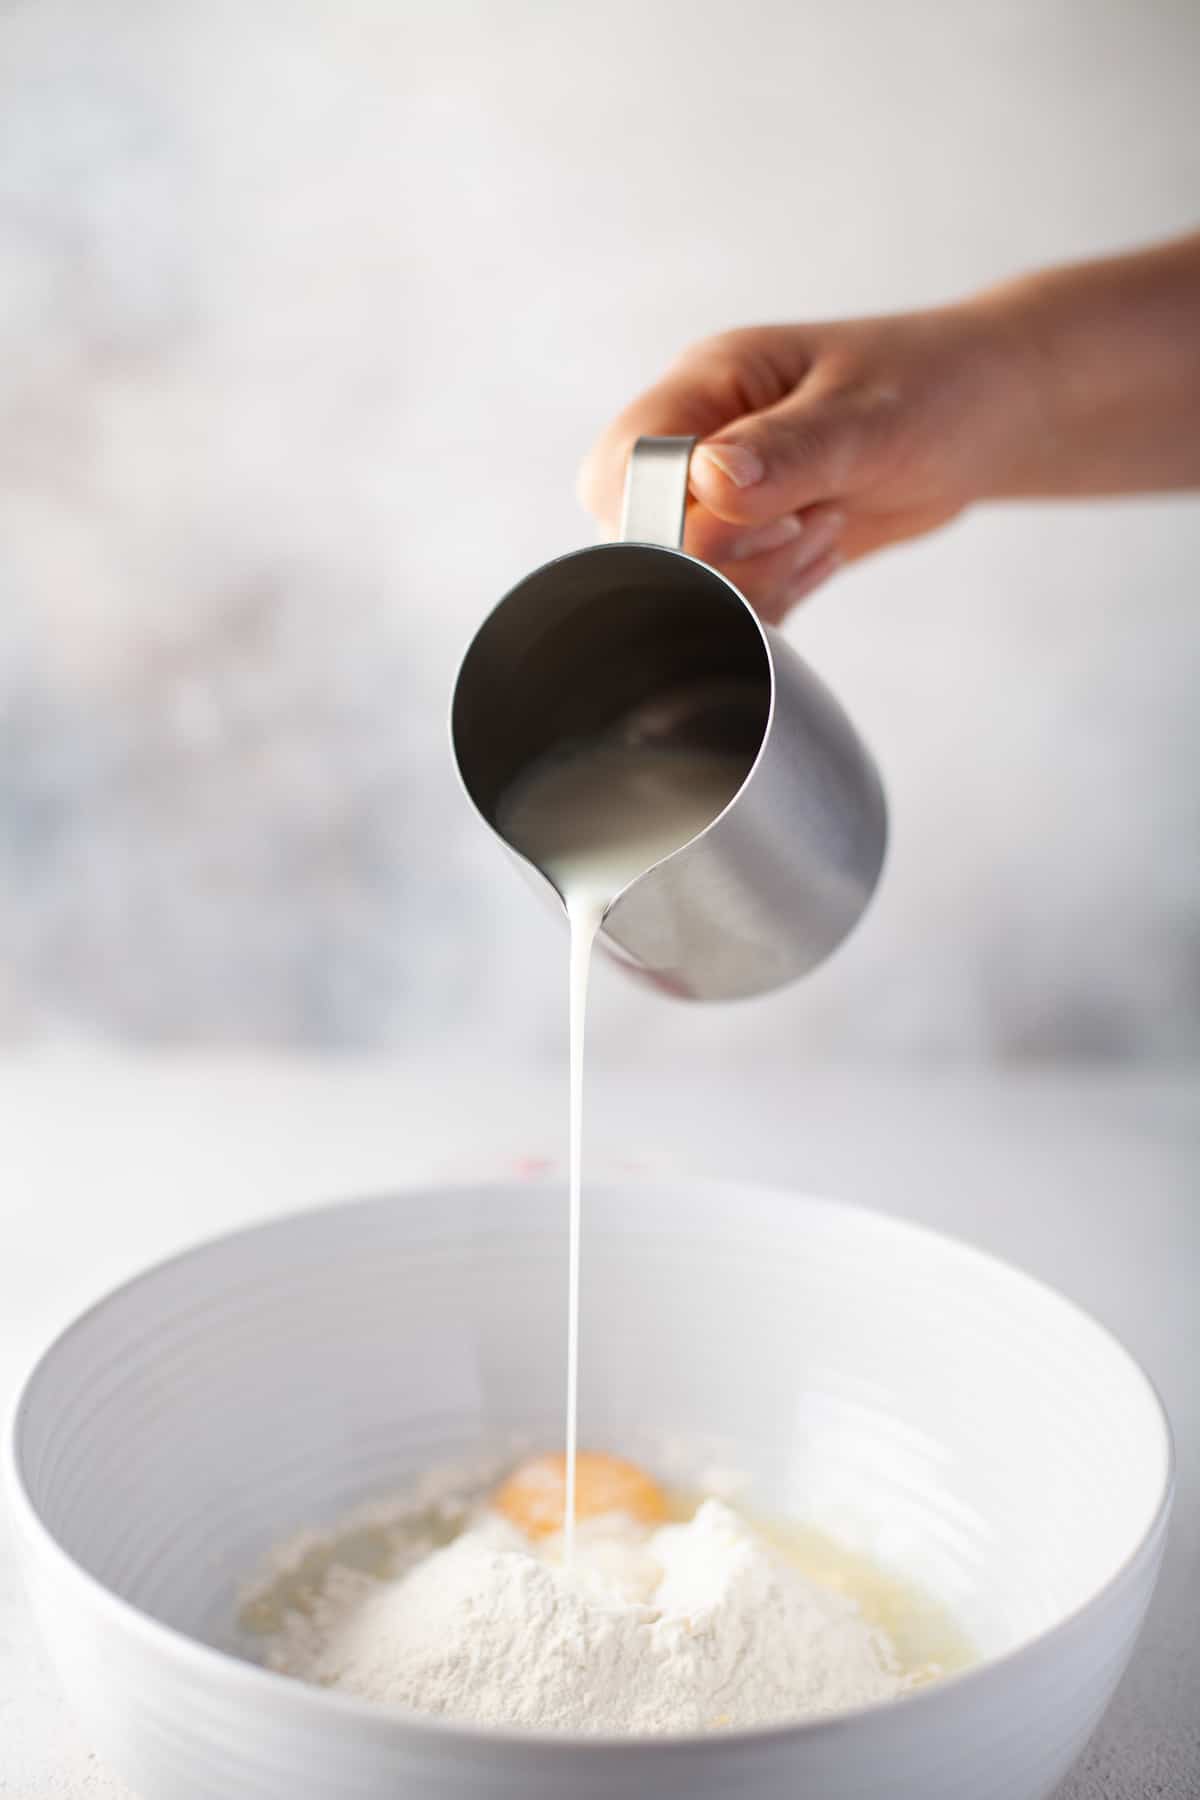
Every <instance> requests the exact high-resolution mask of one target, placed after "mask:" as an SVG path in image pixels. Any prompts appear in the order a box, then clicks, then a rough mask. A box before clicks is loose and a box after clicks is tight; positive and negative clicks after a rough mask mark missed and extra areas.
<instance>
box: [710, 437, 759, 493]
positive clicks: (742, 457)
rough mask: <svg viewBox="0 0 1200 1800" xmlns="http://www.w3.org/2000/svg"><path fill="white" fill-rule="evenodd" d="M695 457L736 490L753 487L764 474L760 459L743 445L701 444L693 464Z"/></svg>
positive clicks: (754, 451)
mask: <svg viewBox="0 0 1200 1800" xmlns="http://www.w3.org/2000/svg"><path fill="white" fill-rule="evenodd" d="M697 456H698V457H703V459H704V463H711V464H712V466H713V468H715V469H716V471H717V473H718V475H721V476H723V477H724V479H725V480H726V481H730V482H732V483H733V485H734V487H736V488H748V487H753V486H754V483H755V482H756V481H761V480H762V478H763V476H764V475H765V474H766V469H765V468H764V467H763V460H762V457H761V456H760V455H759V454H758V452H757V451H756V450H747V449H746V447H745V445H744V444H701V445H700V447H699V449H698V450H697V451H696V453H695V456H693V458H692V461H693V463H694V462H695V460H696V457H697ZM701 466H702V467H703V466H704V464H703V463H702V465H701Z"/></svg>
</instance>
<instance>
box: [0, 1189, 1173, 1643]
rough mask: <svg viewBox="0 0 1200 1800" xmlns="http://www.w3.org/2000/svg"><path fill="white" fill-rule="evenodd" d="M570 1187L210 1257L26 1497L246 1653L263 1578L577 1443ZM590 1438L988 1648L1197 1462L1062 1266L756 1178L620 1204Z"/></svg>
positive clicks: (84, 1356)
mask: <svg viewBox="0 0 1200 1800" xmlns="http://www.w3.org/2000/svg"><path fill="white" fill-rule="evenodd" d="M565 1213H566V1206H565V1198H564V1195H563V1192H562V1189H561V1186H560V1185H559V1184H557V1183H553V1184H546V1185H540V1184H529V1185H525V1186H522V1187H519V1188H507V1189H506V1188H494V1189H486V1188H479V1187H462V1188H457V1189H442V1190H435V1191H428V1192H417V1193H413V1194H407V1195H401V1196H397V1197H393V1198H386V1199H381V1200H372V1201H367V1202H361V1203H356V1204H352V1205H347V1206H342V1207H337V1208H330V1209H326V1210H323V1211H318V1212H313V1213H309V1214H304V1215H300V1216H296V1217H292V1218H288V1219H285V1220H281V1221H278V1222H276V1223H272V1224H269V1225H266V1226H263V1227H260V1228H257V1229H254V1230H251V1231H248V1232H245V1233H242V1234H239V1235H237V1236H234V1237H231V1238H226V1239H222V1240H220V1241H218V1242H216V1243H213V1244H210V1245H205V1246H202V1247H201V1248H199V1249H197V1250H194V1251H191V1252H189V1253H186V1254H185V1255H183V1256H181V1257H178V1258H176V1259H174V1260H173V1261H171V1262H168V1263H166V1264H163V1265H162V1266H160V1267H158V1268H156V1269H154V1270H151V1271H150V1272H149V1273H148V1274H147V1275H145V1276H142V1277H140V1278H139V1279H137V1280H135V1281H133V1282H132V1283H130V1284H129V1285H127V1286H126V1287H124V1288H122V1289H119V1290H118V1291H117V1292H116V1293H114V1294H113V1295H112V1296H110V1297H109V1298H108V1299H106V1300H104V1301H102V1302H101V1303H100V1304H99V1305H98V1306H96V1307H94V1308H93V1309H92V1310H91V1311H90V1312H89V1313H87V1314H85V1315H84V1317H83V1318H82V1319H81V1320H80V1321H79V1322H77V1323H76V1324H75V1325H74V1326H72V1327H71V1328H70V1329H69V1330H68V1331H67V1332H66V1333H65V1334H64V1335H63V1336H62V1337H61V1338H60V1339H59V1340H58V1341H57V1342H56V1343H55V1344H54V1345H53V1346H52V1347H51V1349H50V1350H49V1351H48V1352H47V1353H46V1355H45V1356H44V1357H43V1359H42V1360H41V1362H40V1363H39V1365H38V1366H37V1368H36V1369H35V1371H34V1373H33V1375H32V1376H31V1378H30V1380H29V1382H28V1384H27V1386H26V1390H25V1392H24V1395H23V1398H22V1400H21V1403H20V1406H19V1409H18V1414H17V1419H16V1427H15V1443H14V1448H15V1465H16V1472H17V1478H18V1482H19V1483H20V1485H21V1487H22V1488H23V1489H24V1493H25V1495H26V1497H27V1499H28V1501H29V1503H30V1505H31V1506H32V1509H33V1511H34V1513H35V1514H36V1515H37V1518H38V1520H39V1521H40V1523H41V1525H42V1526H43V1527H44V1528H45V1530H46V1531H48V1532H49V1533H50V1535H51V1536H52V1537H53V1538H54V1539H55V1540H56V1541H57V1543H58V1544H59V1546H61V1548H62V1549H63V1550H64V1551H65V1552H66V1553H67V1555H68V1556H69V1557H71V1558H72V1559H74V1561H75V1562H76V1563H78V1564H80V1565H81V1566H82V1567H83V1568H84V1569H85V1570H87V1571H88V1572H89V1573H90V1574H91V1575H92V1576H94V1577H95V1578H96V1579H97V1580H98V1581H99V1582H101V1583H102V1584H103V1585H104V1586H105V1587H107V1588H108V1589H110V1590H111V1591H112V1592H113V1593H115V1594H117V1595H119V1596H120V1597H121V1598H122V1599H124V1600H126V1601H128V1602H130V1603H131V1604H132V1605H133V1606H135V1607H137V1608H139V1609H141V1610H142V1611H144V1612H146V1613H148V1614H150V1615H151V1616H152V1617H153V1618H155V1619H158V1620H161V1621H163V1622H164V1623H166V1624H168V1625H171V1626H173V1627H175V1628H177V1629H178V1630H179V1631H181V1632H184V1633H186V1634H187V1635H188V1636H190V1637H192V1638H195V1639H199V1640H201V1641H202V1642H204V1643H207V1644H210V1645H214V1646H216V1647H217V1648H221V1649H226V1650H233V1651H235V1652H236V1651H238V1650H239V1649H240V1648H241V1647H242V1645H241V1640H240V1638H239V1634H238V1630H237V1626H236V1615H237V1610H238V1595H239V1590H240V1588H241V1585H242V1583H243V1581H244V1580H245V1578H246V1577H247V1576H248V1575H249V1574H251V1573H252V1572H253V1570H254V1569H255V1567H256V1565H257V1564H258V1562H259V1560H260V1558H261V1557H262V1556H263V1555H264V1554H265V1553H266V1552H267V1551H268V1549H269V1548H270V1547H271V1546H272V1545H273V1544H275V1543H276V1542H277V1541H278V1540H279V1539H281V1538H283V1537H286V1536H287V1535H288V1534H289V1533H291V1532H293V1531H296V1530H298V1529H300V1528H303V1527H305V1526H317V1527H320V1526H322V1525H330V1524H333V1523H334V1522H335V1521H336V1520H337V1519H338V1517H339V1516H340V1515H341V1514H343V1513H344V1512H346V1511H347V1510H348V1509H350V1508H351V1507H353V1506H355V1505H357V1504H358V1503H360V1502H363V1501H365V1500H368V1499H371V1498H378V1497H385V1496H388V1495H389V1494H391V1493H394V1492H396V1491H398V1490H402V1489H403V1488H404V1487H406V1486H407V1485H409V1484H411V1483H412V1482H413V1481H414V1480H416V1479H417V1478H418V1477H420V1476H421V1475H422V1474H423V1473H425V1472H426V1471H427V1470H428V1469H429V1468H430V1467H431V1466H436V1465H439V1464H443V1463H447V1462H453V1461H457V1460H459V1459H462V1458H464V1457H472V1456H474V1455H476V1454H477V1453H480V1452H485V1451H488V1450H497V1451H502V1450H503V1449H504V1447H505V1446H509V1445H511V1444H512V1443H513V1442H515V1441H517V1440H519V1439H525V1440H527V1441H529V1442H532V1443H535V1444H538V1445H550V1446H554V1445H557V1444H558V1443H559V1442H560V1440H561V1432H562V1418H563V1379H564V1340H565V1292H566V1286H565V1277H566V1240H565ZM583 1292H584V1316H583V1336H582V1369H581V1382H582V1386H581V1418H582V1437H583V1441H585V1442H586V1443H588V1444H591V1445H594V1446H597V1447H605V1448H611V1449H614V1450H619V1451H621V1452H623V1453H625V1454H628V1455H632V1456H634V1457H642V1458H645V1459H646V1460H647V1461H648V1462H649V1463H650V1464H651V1465H652V1466H658V1467H660V1468H664V1470H665V1472H667V1473H670V1474H677V1475H680V1476H683V1475H686V1474H687V1473H688V1472H689V1471H690V1473H691V1474H692V1475H693V1476H695V1475H699V1474H701V1473H702V1472H703V1470H704V1469H705V1467H706V1466H708V1465H711V1464H712V1463H714V1462H715V1463H719V1464H721V1465H722V1466H725V1467H729V1466H733V1467H735V1468H737V1469H739V1470H741V1471H744V1472H745V1474H746V1476H747V1477H748V1478H749V1483H750V1488H749V1498H750V1499H751V1501H752V1503H753V1504H754V1505H756V1506H757V1507H759V1508H760V1509H761V1510H763V1511H765V1512H770V1513H774V1514H778V1515H782V1516H793V1517H795V1518H797V1519H800V1520H804V1521H806V1522H809V1523H811V1524H813V1525H815V1526H818V1527H820V1528H821V1529H823V1530H826V1531H828V1532H830V1533H831V1534H832V1535H833V1536H835V1537H837V1538H839V1539H841V1540H842V1541H843V1542H844V1543H846V1545H847V1547H848V1548H851V1549H854V1550H860V1551H865V1552H867V1553H869V1554H871V1555H872V1556H873V1557H874V1558H875V1559H876V1560H877V1561H878V1562H879V1563H880V1564H881V1565H882V1566H883V1567H884V1568H885V1569H887V1570H889V1571H891V1572H894V1573H896V1574H898V1575H900V1576H902V1577H904V1578H905V1579H907V1580H910V1581H915V1582H917V1583H919V1584H920V1585H921V1586H922V1587H923V1588H924V1589H925V1591H926V1592H927V1593H928V1594H929V1595H930V1596H931V1597H932V1598H933V1599H935V1600H936V1601H938V1602H939V1603H940V1604H941V1605H942V1606H944V1607H945V1608H946V1609H947V1610H948V1611H949V1612H950V1614H951V1615H952V1617H953V1618H954V1619H955V1621H956V1622H957V1624H958V1625H959V1627H960V1628H961V1629H962V1631H964V1632H965V1633H966V1635H967V1636H968V1637H969V1638H970V1639H971V1641H972V1642H973V1644H974V1646H975V1647H976V1649H977V1650H978V1651H979V1652H980V1654H981V1655H982V1656H984V1657H987V1656H991V1655H997V1654H1000V1653H1002V1652H1004V1651H1007V1650H1011V1649H1013V1648H1015V1647H1016V1646H1017V1645H1019V1644H1021V1643H1022V1642H1024V1641H1025V1640H1027V1639H1029V1638H1031V1637H1034V1636H1036V1635H1037V1634H1039V1633H1040V1632H1042V1631H1044V1630H1045V1629H1047V1628H1048V1627H1050V1626H1052V1625H1054V1624H1055V1623H1056V1622H1058V1621H1059V1620H1061V1619H1062V1618H1064V1617H1065V1616H1067V1615H1068V1614H1070V1613H1072V1612H1073V1611H1075V1610H1076V1609H1078V1608H1079V1607H1080V1606H1082V1605H1083V1604H1084V1603H1085V1602H1086V1601H1087V1600H1089V1599H1090V1598H1091V1597H1092V1596H1093V1595H1094V1594H1096V1593H1097V1591H1098V1590H1099V1589H1100V1588H1101V1587H1103V1586H1104V1585H1105V1583H1107V1582H1108V1581H1109V1580H1110V1579H1111V1578H1112V1577H1113V1575H1114V1574H1116V1572H1117V1571H1118V1570H1119V1569H1120V1567H1121V1566H1122V1564H1123V1563H1124V1562H1125V1561H1126V1560H1127V1559H1128V1558H1129V1557H1130V1556H1131V1554H1132V1553H1133V1552H1134V1550H1135V1549H1136V1548H1137V1546H1138V1544H1139V1543H1140V1541H1141V1539H1142V1538H1143V1536H1144V1535H1145V1533H1146V1532H1147V1530H1148V1529H1149V1527H1150V1525H1151V1523H1152V1520H1153V1518H1154V1516H1155V1513H1156V1511H1157V1509H1158V1508H1159V1506H1160V1505H1161V1503H1162V1499H1163V1494H1164V1491H1165V1487H1166V1484H1167V1480H1168V1470H1169V1459H1170V1448H1169V1438H1168V1433H1167V1429H1166V1425H1165V1421H1164V1419H1163V1415H1162V1411H1161V1408H1160V1406H1159V1404H1158V1402H1157V1399H1156V1397H1155V1395H1154V1393H1153V1390H1152V1388H1151V1387H1150V1384H1149V1383H1148V1381H1147V1380H1146V1378H1145V1376H1144V1375H1143V1374H1142V1372H1141V1371H1140V1369H1139V1368H1138V1367H1137V1365H1136V1364H1135V1363H1134V1362H1133V1360H1132V1359H1131V1358H1130V1357H1129V1356H1128V1354H1127V1353H1126V1352H1125V1351H1124V1350H1123V1349H1122V1348H1121V1346H1120V1345H1119V1344H1118V1343H1117V1342H1116V1341H1115V1340H1114V1339H1113V1338H1112V1337H1110V1336H1109V1335H1108V1334H1107V1333H1106V1332H1105V1331H1104V1330H1103V1329H1102V1328H1101V1327H1100V1326H1099V1325H1097V1324H1096V1323H1095V1322H1094V1321H1093V1320H1091V1319H1090V1318H1088V1317H1087V1316H1086V1315H1085V1314H1083V1313H1081V1312H1080V1311H1078V1310H1077V1309H1076V1308H1075V1307H1074V1306H1072V1305H1070V1304H1069V1303H1068V1302H1066V1301H1065V1300H1063V1299H1062V1298H1061V1297H1059V1296H1058V1295H1056V1294H1055V1293H1053V1292H1052V1291H1050V1290H1049V1289H1047V1288H1044V1287H1042V1286H1041V1285H1040V1284H1038V1283H1036V1282H1034V1281H1032V1280H1031V1279H1029V1278H1028V1277H1026V1276H1024V1275H1022V1274H1020V1273H1018V1272H1017V1271H1015V1270H1013V1269H1011V1268H1009V1267H1007V1266H1005V1265H1003V1264H1001V1263H998V1262H996V1261H994V1260H993V1259H991V1258H989V1257H987V1256H984V1255H982V1254H980V1253H977V1252H975V1251H972V1250H970V1249H968V1248H967V1247H965V1246H963V1245H960V1244H957V1243H954V1242H952V1241H950V1240H947V1239H944V1238H942V1237H939V1236H937V1235H935V1234H933V1233H931V1232H928V1231H925V1230H923V1229H920V1228H917V1227H914V1226H911V1225H908V1224H904V1223H901V1222H898V1221H895V1220H891V1219H887V1218H884V1217H881V1216H877V1215H874V1214H871V1213H869V1212H866V1211H862V1210H859V1209H856V1208H852V1207H846V1206H842V1205H838V1204H835V1203H831V1202H825V1201H819V1200H803V1199H798V1198H796V1197H795V1196H793V1195H789V1194H784V1193H777V1192H772V1191H770V1190H763V1189H759V1188H756V1187H750V1186H746V1187H743V1186H739V1185H737V1184H723V1183H722V1184H718V1183H705V1182H684V1181H679V1182H674V1183H662V1184H655V1185H637V1186H624V1185H605V1184H596V1185H594V1186H593V1187H592V1188H590V1189H589V1191H588V1195H587V1200H586V1225H585V1241H584V1250H583Z"/></svg>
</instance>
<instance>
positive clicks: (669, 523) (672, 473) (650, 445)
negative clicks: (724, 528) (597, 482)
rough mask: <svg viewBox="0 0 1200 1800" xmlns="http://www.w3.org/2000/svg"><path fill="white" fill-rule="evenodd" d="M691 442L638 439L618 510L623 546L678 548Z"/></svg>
mask: <svg viewBox="0 0 1200 1800" xmlns="http://www.w3.org/2000/svg"><path fill="white" fill-rule="evenodd" d="M695 442H696V440H695V438H694V437H640V438H639V439H638V441H637V443H636V444H635V445H634V446H633V450H632V451H631V453H630V457H629V468H628V470H627V472H626V475H625V504H624V506H623V507H622V509H621V540H622V542H623V543H626V544H662V545H664V546H665V547H666V548H667V549H668V550H678V549H679V548H680V546H681V545H682V543H683V514H684V508H685V506H686V505H687V488H688V463H689V462H690V460H691V455H692V446H693V444H694V443H695Z"/></svg>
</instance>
